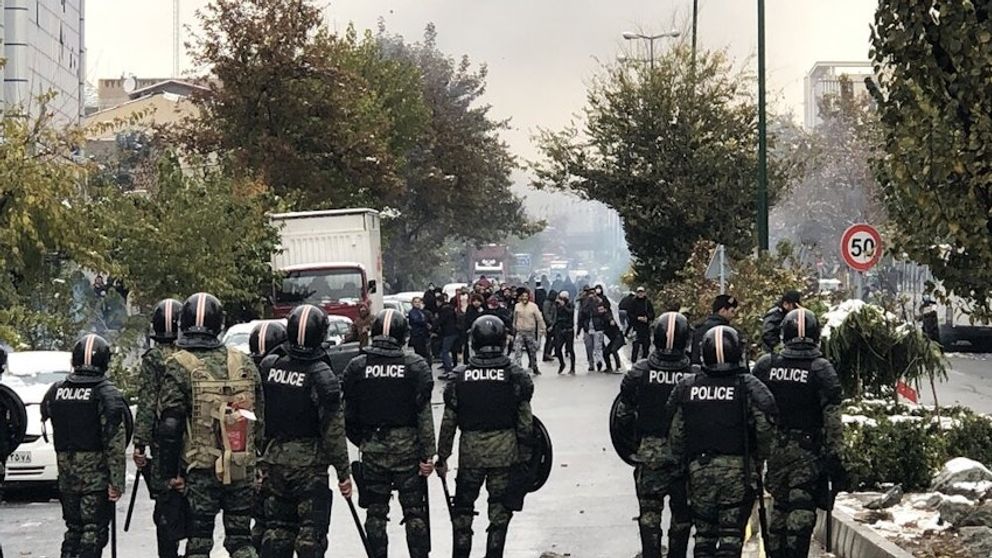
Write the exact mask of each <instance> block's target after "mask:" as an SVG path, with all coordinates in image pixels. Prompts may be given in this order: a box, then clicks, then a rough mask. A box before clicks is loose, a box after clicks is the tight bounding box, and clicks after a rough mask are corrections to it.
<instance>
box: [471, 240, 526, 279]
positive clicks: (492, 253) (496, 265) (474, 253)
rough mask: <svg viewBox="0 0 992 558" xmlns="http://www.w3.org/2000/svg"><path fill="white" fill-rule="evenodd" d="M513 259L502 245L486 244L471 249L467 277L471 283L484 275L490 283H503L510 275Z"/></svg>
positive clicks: (508, 250) (507, 249)
mask: <svg viewBox="0 0 992 558" xmlns="http://www.w3.org/2000/svg"><path fill="white" fill-rule="evenodd" d="M514 261H515V258H514V257H513V255H512V254H510V249H509V248H507V247H506V246H505V245H502V244H487V245H485V246H481V247H479V248H471V249H470V250H469V253H468V264H469V265H468V274H469V275H468V276H469V278H470V280H471V281H472V282H475V281H478V280H479V277H481V276H483V275H485V276H486V278H487V279H489V280H490V281H495V282H496V283H499V282H501V281H504V280H505V279H506V277H507V276H508V275H509V273H510V264H511V263H513V262H514Z"/></svg>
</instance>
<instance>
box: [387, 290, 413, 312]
mask: <svg viewBox="0 0 992 558" xmlns="http://www.w3.org/2000/svg"><path fill="white" fill-rule="evenodd" d="M382 307H383V308H384V309H387V310H396V311H397V312H401V313H403V315H404V316H405V315H406V314H408V313H409V312H410V310H412V309H413V302H412V300H410V301H406V300H403V299H401V298H399V297H396V296H393V295H390V296H384V297H382Z"/></svg>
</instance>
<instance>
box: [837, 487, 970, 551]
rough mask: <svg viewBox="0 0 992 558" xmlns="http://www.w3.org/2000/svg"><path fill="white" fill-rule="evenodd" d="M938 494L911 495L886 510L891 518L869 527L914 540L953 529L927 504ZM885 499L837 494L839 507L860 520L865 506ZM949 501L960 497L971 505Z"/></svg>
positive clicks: (871, 494) (895, 537) (863, 494)
mask: <svg viewBox="0 0 992 558" xmlns="http://www.w3.org/2000/svg"><path fill="white" fill-rule="evenodd" d="M935 494H937V493H935V492H925V493H919V494H907V495H906V496H905V497H903V499H902V502H901V503H899V504H897V505H895V506H893V507H891V508H888V509H887V510H884V511H886V512H889V513H890V514H891V516H892V518H891V519H884V520H882V521H877V522H875V523H872V524H865V525H868V527H871V529H872V530H874V531H876V532H877V533H879V534H880V535H882V536H884V537H886V538H888V539H892V540H899V539H904V540H912V539H916V538H919V537H921V536H923V535H924V534H931V533H936V532H940V531H943V530H945V529H948V528H950V525H949V524H947V523H945V524H943V525H940V524H939V519H940V514H939V513H938V512H937V511H936V510H928V509H926V508H927V507H930V506H928V505H927V501H928V500H930V499H931V498H933V496H934V495H935ZM878 496H881V493H878V492H858V493H841V494H838V495H837V501H836V506H837V507H838V508H839V509H840V510H841V511H843V512H845V513H847V514H848V515H851V516H853V517H857V516H858V514H860V513H861V512H864V511H865V509H864V504H865V503H867V502H870V501H871V500H873V499H875V498H877V497H878ZM943 498H945V499H949V498H951V499H953V498H960V499H961V500H962V501H963V502H969V500H968V499H967V498H965V497H964V496H943Z"/></svg>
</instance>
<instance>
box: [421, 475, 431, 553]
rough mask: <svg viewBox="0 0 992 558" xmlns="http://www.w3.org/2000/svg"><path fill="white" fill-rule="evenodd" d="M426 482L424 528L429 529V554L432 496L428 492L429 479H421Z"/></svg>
mask: <svg viewBox="0 0 992 558" xmlns="http://www.w3.org/2000/svg"><path fill="white" fill-rule="evenodd" d="M420 478H421V479H422V480H423V482H424V526H425V527H427V552H430V551H431V494H430V491H428V490H427V477H420Z"/></svg>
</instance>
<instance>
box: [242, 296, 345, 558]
mask: <svg viewBox="0 0 992 558" xmlns="http://www.w3.org/2000/svg"><path fill="white" fill-rule="evenodd" d="M266 323H270V322H266ZM264 325H265V324H263V327H264ZM286 331H287V334H288V338H289V340H288V343H287V347H286V354H285V355H270V356H268V357H266V358H265V359H264V360H263V361H262V366H261V374H262V385H263V388H264V390H265V412H266V417H265V419H266V420H265V440H264V448H265V453H264V454H263V456H262V459H261V461H262V462H263V463H264V464H265V476H264V478H263V489H264V490H263V492H264V494H265V495H266V496H265V503H264V507H265V523H266V527H265V534H264V537H263V538H262V557H263V558H270V557H271V558H282V557H291V556H292V555H293V551H294V550H295V551H296V555H297V556H299V557H300V558H317V557H321V556H324V553H325V552H326V551H327V531H328V528H329V525H330V521H331V496H332V493H331V491H330V490H329V489H328V466H330V465H333V466H334V469H335V471H337V476H338V486H339V488H340V490H341V493H342V495H344V497H345V498H349V497H351V466H350V465H349V462H348V442H347V440H346V439H345V431H344V413H343V412H342V409H341V390H340V385H339V383H338V378H337V376H335V375H334V372H332V371H331V368H330V367H329V366H328V365H327V364H326V363H325V362H324V360H323V357H324V348H323V345H322V343H323V342H324V338H325V337H326V335H327V315H326V314H325V313H324V311H323V310H321V309H320V308H318V307H316V306H313V305H310V304H306V305H303V306H297V307H296V308H295V309H294V310H293V312H292V313H291V314H290V316H289V322H288V326H287V328H286ZM261 333H262V334H261V335H259V336H258V337H259V339H261V340H263V341H264V340H265V335H264V332H261ZM259 349H260V350H264V346H262V345H260V347H259Z"/></svg>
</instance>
